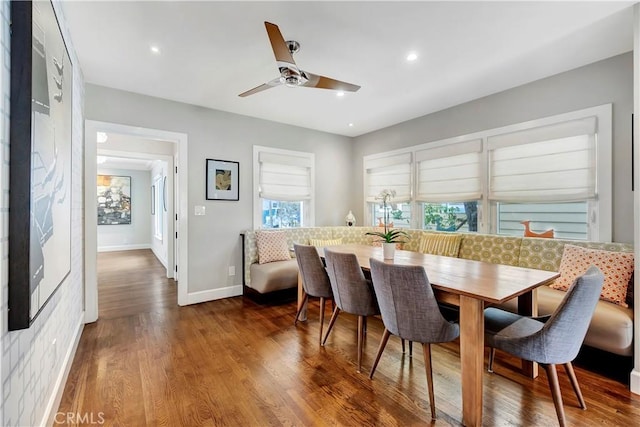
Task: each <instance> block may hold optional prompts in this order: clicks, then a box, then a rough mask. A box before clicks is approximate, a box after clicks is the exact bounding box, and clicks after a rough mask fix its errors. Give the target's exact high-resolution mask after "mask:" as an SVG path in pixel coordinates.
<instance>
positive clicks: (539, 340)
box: [484, 266, 604, 426]
mask: <svg viewBox="0 0 640 427" xmlns="http://www.w3.org/2000/svg"><path fill="white" fill-rule="evenodd" d="M603 282H604V276H603V274H602V272H601V271H600V270H599V269H598V268H597V267H594V266H591V267H590V268H589V269H588V270H587V271H586V273H585V274H584V275H582V276H580V277H578V278H577V279H576V281H575V282H574V283H573V285H572V286H571V288H569V290H568V291H567V294H566V295H565V296H564V298H563V300H562V302H561V303H560V305H559V306H558V307H557V308H556V310H555V311H554V313H553V314H552V315H551V316H550V317H549V318H548V320H546V322H543V321H541V320H539V319H536V318H530V317H523V316H519V315H517V314H513V313H510V312H507V311H504V310H500V309H498V308H487V309H486V310H485V312H484V317H485V342H486V345H488V346H489V347H491V352H490V354H489V371H490V372H493V360H494V356H495V349H496V348H497V349H500V350H503V351H506V352H507V353H511V354H513V355H514V356H517V357H520V358H522V359H525V360H530V361H533V362H538V363H540V365H541V366H542V367H543V368H544V370H545V371H546V373H547V378H548V379H549V387H550V388H551V395H552V396H553V403H554V405H555V408H556V414H557V415H558V421H559V423H560V425H561V426H564V425H565V422H566V421H565V416H564V409H563V407H562V395H561V394H560V385H559V383H558V373H557V371H556V365H558V364H562V365H564V368H565V370H566V372H567V375H568V376H569V379H570V380H571V385H572V386H573V390H574V392H575V393H576V396H577V398H578V402H579V403H580V407H581V408H582V409H586V408H587V407H586V405H585V402H584V399H583V397H582V392H581V391H580V386H579V385H578V380H577V378H576V375H575V372H574V371H573V365H572V364H571V362H572V361H573V359H575V358H576V356H577V355H578V351H579V350H580V346H581V345H582V341H583V340H584V337H585V334H586V333H587V328H588V327H589V323H590V322H591V317H592V316H593V312H594V310H595V307H596V304H597V303H598V299H599V298H600V292H602V284H603Z"/></svg>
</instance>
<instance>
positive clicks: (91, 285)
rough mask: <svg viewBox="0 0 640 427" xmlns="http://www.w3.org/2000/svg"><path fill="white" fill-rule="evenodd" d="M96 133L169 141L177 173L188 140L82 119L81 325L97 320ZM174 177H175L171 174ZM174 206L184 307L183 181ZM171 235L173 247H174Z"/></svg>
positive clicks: (185, 212)
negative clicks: (82, 316)
mask: <svg viewBox="0 0 640 427" xmlns="http://www.w3.org/2000/svg"><path fill="white" fill-rule="evenodd" d="M97 132H106V133H118V134H123V135H129V136H136V137H140V138H144V139H151V140H161V141H170V142H173V143H176V144H177V145H178V146H177V150H176V151H177V153H178V154H179V156H178V164H177V165H174V167H177V170H178V171H186V170H187V153H188V151H187V143H188V137H187V134H185V133H179V132H170V131H165V130H160V129H149V128H141V127H137V126H128V125H123V124H118V123H109V122H102V121H96V120H85V131H84V137H85V138H84V139H85V158H84V183H85V188H84V211H85V216H84V237H85V246H84V257H85V262H84V265H85V268H84V275H85V277H84V283H85V287H84V289H85V292H84V306H85V307H84V308H85V323H91V322H95V321H96V320H98V277H97V256H98V221H97V215H93V214H92V212H95V211H96V186H97V170H98V167H97V163H96V157H97V153H98V147H97V141H96V134H97ZM174 177H175V175H174ZM174 194H175V206H176V212H175V214H177V215H178V221H177V230H176V231H177V236H180V245H181V247H182V248H183V249H182V250H181V251H179V255H178V257H179V258H178V260H177V263H178V265H179V266H180V281H179V282H178V284H177V286H178V305H181V306H182V305H187V303H188V302H187V301H188V289H189V288H188V270H189V269H188V268H187V266H188V256H187V255H188V254H187V251H186V250H185V249H184V248H187V247H188V236H189V233H188V188H187V179H185V178H183V179H180V180H179V181H178V186H176V188H174ZM175 239H176V234H174V248H177V242H176V241H175Z"/></svg>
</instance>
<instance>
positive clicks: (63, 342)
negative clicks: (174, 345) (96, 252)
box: [0, 1, 84, 426]
mask: <svg viewBox="0 0 640 427" xmlns="http://www.w3.org/2000/svg"><path fill="white" fill-rule="evenodd" d="M10 8H11V3H10V2H6V1H3V2H0V14H1V22H0V26H1V28H0V45H1V51H0V55H1V56H2V61H0V70H1V72H0V87H1V89H2V99H3V102H0V145H1V147H0V175H1V181H2V186H1V188H2V197H1V198H0V222H1V223H2V226H1V227H0V233H1V234H0V243H1V244H0V271H1V272H2V274H1V275H0V278H1V279H0V280H1V287H2V291H1V292H0V310H1V312H2V315H1V316H0V326H1V329H0V333H1V334H2V356H1V357H2V363H1V365H0V367H1V368H0V371H1V380H2V384H1V386H2V399H0V424H1V425H3V426H34V425H41V424H51V421H52V418H51V415H52V414H55V412H56V411H57V409H58V403H59V401H57V400H56V399H57V398H59V397H60V396H61V392H62V389H63V388H64V381H65V379H66V378H65V375H66V372H67V371H66V370H67V369H68V368H69V367H70V364H71V361H72V358H73V354H74V349H75V345H77V340H78V339H79V337H80V333H81V331H82V326H83V308H82V307H83V275H84V272H83V266H84V259H83V256H84V255H83V254H84V252H83V240H84V239H83V182H84V170H83V157H84V145H83V138H84V135H83V126H84V117H83V110H84V105H83V103H84V84H83V77H82V72H81V70H80V67H79V62H78V59H77V57H76V54H75V51H74V48H73V44H72V43H71V38H70V37H69V31H68V29H67V27H66V24H65V21H64V16H63V14H62V9H61V7H60V5H59V3H58V1H55V2H54V8H55V10H56V13H57V15H58V17H59V20H60V21H61V24H62V25H61V27H62V30H63V34H64V38H65V41H66V45H67V48H68V50H69V54H70V57H71V62H72V63H73V65H74V67H73V107H72V108H73V112H72V114H73V117H72V120H73V129H72V167H71V174H72V176H71V181H72V182H71V191H72V194H71V200H72V206H71V274H70V275H69V276H68V277H67V279H66V280H65V281H64V282H63V283H62V285H61V286H60V288H59V289H58V290H57V291H56V292H55V294H54V295H53V297H52V298H51V300H50V301H49V302H48V303H47V305H46V306H45V307H44V309H43V310H42V312H41V313H40V315H39V316H38V317H37V318H36V319H35V321H34V323H33V324H32V326H31V327H30V328H29V329H25V330H21V331H12V332H8V330H7V313H8V306H7V295H8V286H9V283H8V277H7V273H6V272H7V269H8V257H9V254H8V253H7V246H8V245H7V241H8V239H9V238H12V239H19V238H21V236H9V235H8V231H7V230H8V215H9V206H8V193H9V185H8V179H7V178H8V175H9V165H10V163H9V161H10V159H9V158H8V157H7V156H8V153H9V110H8V108H9V78H10V77H9V76H10V74H9V69H8V67H9V64H10V41H9V20H10ZM65 71H66V70H65ZM54 343H55V344H54Z"/></svg>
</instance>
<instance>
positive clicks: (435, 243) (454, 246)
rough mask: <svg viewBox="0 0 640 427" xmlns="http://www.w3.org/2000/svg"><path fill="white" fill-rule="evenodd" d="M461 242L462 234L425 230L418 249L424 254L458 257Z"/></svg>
mask: <svg viewBox="0 0 640 427" xmlns="http://www.w3.org/2000/svg"><path fill="white" fill-rule="evenodd" d="M461 242H462V234H446V233H429V232H424V233H422V236H421V237H420V246H419V248H418V250H419V251H420V252H422V253H423V254H431V255H443V256H451V257H457V256H458V252H460V243H461Z"/></svg>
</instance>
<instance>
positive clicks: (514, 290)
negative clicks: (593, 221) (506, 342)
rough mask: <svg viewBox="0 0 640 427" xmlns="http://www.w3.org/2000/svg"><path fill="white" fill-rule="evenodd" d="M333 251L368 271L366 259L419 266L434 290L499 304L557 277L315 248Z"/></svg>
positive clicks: (377, 251) (370, 249) (413, 255)
mask: <svg viewBox="0 0 640 427" xmlns="http://www.w3.org/2000/svg"><path fill="white" fill-rule="evenodd" d="M325 248H328V249H329V250H331V251H334V252H345V253H354V254H356V256H357V257H358V262H359V263H360V266H361V267H362V268H363V269H365V270H369V269H370V266H369V258H374V259H377V260H381V261H384V262H386V263H389V264H399V265H421V266H423V267H424V269H425V271H426V272H427V277H428V278H429V281H430V282H431V284H432V285H433V287H434V288H435V289H439V290H441V291H444V292H449V293H452V294H457V295H465V296H468V297H472V298H477V299H482V300H484V301H486V302H489V303H495V304H500V303H503V302H505V301H508V300H510V299H512V298H515V297H517V296H520V295H523V294H525V293H527V292H529V291H531V290H533V289H535V288H537V287H538V286H542V285H547V284H549V283H551V282H552V281H553V280H554V279H555V278H557V277H559V276H560V274H559V273H556V272H553V271H544V270H536V269H532V268H523V267H514V266H510V265H502V264H492V263H488V262H483V261H473V260H468V259H462V258H453V257H446V256H438V255H428V254H422V253H419V252H413V251H404V250H399V249H396V254H395V257H394V259H392V260H383V258H382V248H381V247H376V246H368V245H356V244H348V245H337V246H325V247H318V252H319V253H320V255H321V256H324V249H325Z"/></svg>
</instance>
